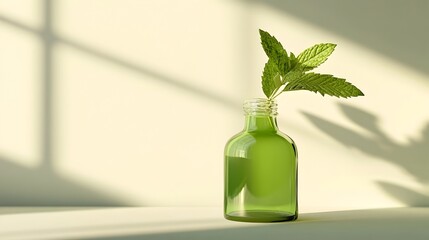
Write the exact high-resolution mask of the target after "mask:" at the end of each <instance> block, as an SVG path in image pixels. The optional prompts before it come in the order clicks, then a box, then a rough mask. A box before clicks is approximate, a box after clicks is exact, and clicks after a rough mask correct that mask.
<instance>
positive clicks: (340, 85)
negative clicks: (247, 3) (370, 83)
mask: <svg viewBox="0 0 429 240" xmlns="http://www.w3.org/2000/svg"><path fill="white" fill-rule="evenodd" d="M259 34H260V36H261V43H262V48H263V49H264V51H265V53H266V55H267V56H268V62H267V63H266V64H265V67H264V71H263V73H262V90H263V92H264V94H265V95H266V96H267V98H268V99H274V98H276V97H277V96H278V95H280V94H281V93H282V92H287V91H296V90H308V91H312V92H315V93H320V94H321V95H322V96H324V95H325V94H326V95H330V96H335V97H343V98H349V97H357V96H364V94H363V93H362V91H361V90H359V89H358V88H357V87H355V86H354V85H353V84H351V83H349V82H347V81H346V80H345V79H343V78H337V77H334V76H333V75H330V74H319V73H313V72H308V71H310V70H313V69H314V68H316V67H318V66H320V65H321V64H322V63H324V62H325V61H326V60H327V59H328V57H329V56H330V55H331V54H332V52H333V51H334V50H335V47H336V44H333V43H321V44H316V45H314V46H312V47H310V48H307V49H306V50H304V51H303V52H302V53H300V54H299V55H298V56H297V57H295V55H294V54H293V53H292V52H290V54H289V55H288V53H287V51H286V50H285V49H284V48H283V46H282V44H281V43H280V42H279V41H278V40H277V39H276V38H275V37H274V36H272V35H270V34H269V33H268V32H266V31H264V30H261V29H259Z"/></svg>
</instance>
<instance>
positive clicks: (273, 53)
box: [259, 29, 290, 76]
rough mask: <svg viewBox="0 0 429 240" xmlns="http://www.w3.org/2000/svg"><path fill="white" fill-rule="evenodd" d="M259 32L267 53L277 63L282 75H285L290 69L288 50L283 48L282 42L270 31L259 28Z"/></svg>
mask: <svg viewBox="0 0 429 240" xmlns="http://www.w3.org/2000/svg"><path fill="white" fill-rule="evenodd" d="M259 34H260V36H261V43H262V48H263V49H264V51H265V54H267V56H268V58H269V59H270V60H271V61H273V63H275V64H276V65H277V67H278V69H279V71H280V75H282V76H284V75H285V74H286V73H287V72H288V71H289V69H290V66H289V57H288V55H287V52H286V50H285V49H284V48H283V46H282V44H281V43H280V42H279V41H277V39H276V38H275V37H274V36H271V35H270V34H269V33H268V32H265V31H264V30H261V29H259Z"/></svg>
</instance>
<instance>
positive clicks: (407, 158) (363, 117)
mask: <svg viewBox="0 0 429 240" xmlns="http://www.w3.org/2000/svg"><path fill="white" fill-rule="evenodd" d="M339 108H340V110H341V112H342V113H343V114H344V115H345V116H346V117H347V118H348V119H349V120H350V121H352V122H353V123H355V124H356V125H358V126H359V127H361V128H363V129H365V130H366V131H368V132H369V133H371V135H370V136H366V135H364V134H361V133H359V132H357V131H354V130H351V129H348V128H346V127H343V126H340V125H338V124H336V123H334V122H332V121H329V120H327V119H324V118H321V117H318V116H316V115H313V114H311V113H308V112H303V114H304V116H305V117H306V118H307V119H308V120H309V121H310V122H311V123H312V124H313V125H314V126H316V127H317V128H318V129H319V130H321V131H322V132H323V133H325V134H326V135H327V136H329V137H331V138H333V139H334V140H336V141H337V142H339V143H341V144H343V145H345V146H346V147H349V148H354V149H357V150H359V151H361V152H362V153H364V154H367V155H369V156H373V157H376V158H378V159H380V160H384V161H387V162H389V163H391V164H394V165H396V166H397V167H400V168H401V169H402V170H403V171H405V172H407V173H408V174H410V176H412V177H413V178H414V179H415V181H416V182H418V183H419V184H420V185H422V186H423V187H424V188H426V189H428V186H429V174H428V170H429V161H428V157H429V122H428V123H426V125H425V127H424V129H423V130H422V132H421V138H419V139H409V141H408V143H405V144H401V143H398V142H396V141H394V140H393V139H392V138H390V137H389V136H388V135H387V134H386V133H385V132H383V130H382V129H381V128H380V123H379V121H378V118H377V117H376V116H375V115H374V114H372V113H370V112H368V111H365V110H363V109H359V108H356V107H353V106H350V105H346V104H343V103H339ZM376 184H377V185H378V186H379V187H380V188H381V189H382V190H384V191H385V192H386V193H388V194H389V195H391V196H392V197H394V198H396V199H397V200H399V201H401V202H402V203H404V204H406V205H408V206H415V207H417V206H419V207H429V194H427V193H421V192H417V191H414V190H412V189H409V188H407V187H404V186H401V185H398V184H395V183H391V182H386V181H377V182H376Z"/></svg>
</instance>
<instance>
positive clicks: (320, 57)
mask: <svg viewBox="0 0 429 240" xmlns="http://www.w3.org/2000/svg"><path fill="white" fill-rule="evenodd" d="M336 46H337V45H336V44H333V43H321V44H316V45H314V46H312V47H310V48H307V49H306V50H304V51H303V52H302V53H300V54H299V55H298V57H297V58H298V61H299V62H300V63H301V64H302V66H303V67H304V68H303V70H304V71H308V70H311V69H313V68H316V67H318V66H319V65H320V64H322V63H324V62H325V61H326V59H328V57H329V55H331V53H332V52H333V51H334V49H335V47H336Z"/></svg>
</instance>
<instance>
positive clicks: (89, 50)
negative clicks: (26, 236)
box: [0, 0, 429, 212]
mask: <svg viewBox="0 0 429 240" xmlns="http://www.w3.org/2000/svg"><path fill="white" fill-rule="evenodd" d="M325 3H326V7H323V6H322V5H321V3H320V2H318V1H289V2H287V3H282V2H281V1H226V0H224V1H222V0H218V1H214V0H213V1H196V0H194V1H191V0H186V1H166V0H162V1H149V0H148V1H146V0H143V1H137V0H125V1H119V0H103V1H101V0H91V1H84V0H74V1H71V0H58V1H42V0H18V1H16V0H0V192H1V193H2V194H0V204H1V205H138V206H220V205H221V204H222V182H223V178H222V171H223V157H222V152H223V147H224V144H225V142H226V140H227V139H228V138H229V137H230V136H232V135H233V134H234V133H236V132H238V131H240V130H241V128H242V124H243V122H242V121H243V119H242V112H241V107H240V105H241V101H242V100H243V99H245V98H249V97H262V91H261V90H260V75H261V71H262V68H263V64H264V63H265V61H266V57H265V55H264V53H263V51H262V48H261V47H260V43H259V36H258V28H262V29H265V30H267V31H269V32H270V33H272V34H274V35H275V36H276V37H277V38H278V39H279V40H280V41H281V42H282V43H284V45H285V46H286V48H287V50H292V51H293V52H295V53H299V52H300V51H302V50H304V49H305V48H306V47H308V46H311V45H313V44H316V43H319V42H335V43H337V44H338V47H337V49H336V51H335V52H334V54H333V55H332V56H331V58H330V59H329V61H328V62H326V63H325V65H324V66H323V67H320V68H318V69H317V70H316V71H317V72H329V73H334V74H335V75H337V76H341V77H345V78H347V79H348V80H349V81H351V82H353V83H354V84H355V85H357V86H358V87H359V88H361V89H362V90H363V91H364V93H365V94H366V96H365V97H361V98H354V99H349V100H343V99H336V98H330V97H325V98H322V97H320V95H315V94H312V93H305V92H298V93H291V94H285V95H284V96H280V97H279V106H280V109H279V111H280V116H279V125H280V128H281V129H282V130H283V131H284V132H286V133H287V134H288V135H290V136H291V137H292V138H293V139H294V140H295V141H296V143H297V145H298V150H299V164H300V165H299V167H300V168H299V173H300V179H299V194H300V199H299V202H300V209H301V211H303V212H310V211H330V210H346V209H362V208H385V207H394V206H404V205H418V206H421V205H429V181H428V179H427V177H425V176H424V175H425V174H424V173H425V171H427V170H429V164H428V162H427V161H428V159H427V158H428V157H427V156H428V155H429V150H428V149H429V148H428V147H429V140H428V139H429V133H428V132H427V131H426V132H425V131H424V129H425V126H427V124H428V120H429V107H428V103H429V94H428V93H429V79H428V74H429V71H428V69H429V68H428V67H429V66H428V61H427V59H428V57H429V49H428V46H427V42H428V41H429V34H428V32H427V31H424V29H425V27H426V29H428V27H429V26H428V23H429V21H427V20H428V19H427V13H428V11H429V5H428V3H427V2H425V1H409V2H406V3H405V2H404V3H402V2H401V1H376V3H373V2H372V1H359V3H351V2H347V1H346V2H344V1H325ZM311 4H312V5H316V6H318V5H320V6H318V7H320V8H318V9H316V8H314V7H309V6H312V5H311ZM47 6H50V8H47ZM47 9H50V11H48V13H49V12H50V14H48V15H50V18H48V19H46V16H47ZM304 9H309V10H308V12H310V13H306V12H305V11H304ZM289 10H290V11H289ZM298 10H299V11H298ZM319 10H320V12H318V11H319ZM293 11H296V12H293ZM300 11H301V12H300ZM312 11H313V15H311V16H320V17H321V18H320V22H319V21H314V19H312V18H311V17H308V16H309V15H308V14H311V12H312ZM323 11H325V12H326V15H325V14H323ZM292 12H293V13H292ZM425 20H426V21H425ZM47 26H48V28H47ZM49 26H50V27H49ZM354 29H355V30H354ZM356 34H357V35H356ZM356 36H358V37H356ZM396 48H397V49H396ZM47 56H48V57H47ZM341 109H343V111H342V110H341ZM305 113H306V114H307V115H306V114H305ZM347 113H349V116H351V117H348V115H347ZM308 114H311V115H312V116H317V117H319V120H315V121H316V122H318V123H319V125H318V124H317V123H316V124H314V122H312V121H309V120H310V119H313V120H314V119H315V118H311V117H308ZM368 114H372V115H374V116H375V117H376V118H377V119H378V127H379V130H380V131H382V132H384V133H385V134H386V135H385V139H384V138H380V137H374V136H375V130H374V129H375V128H372V126H373V125H372V124H371V123H372V121H371V117H368V116H369V115H368ZM320 118H322V119H325V120H326V121H329V122H331V123H333V124H334V125H335V126H337V127H336V128H334V129H332V128H331V133H333V134H332V135H331V134H329V133H326V132H325V131H323V127H322V128H321V127H320V126H325V127H326V126H327V125H326V124H324V123H323V121H320ZM352 119H355V120H354V121H353V120H352ZM359 123H361V124H359ZM318 126H319V127H318ZM338 126H342V127H344V128H346V129H348V130H351V131H355V133H356V134H355V135H353V134H352V135H348V134H344V132H342V131H341V130H340V129H339V128H338ZM365 127H366V129H365ZM328 129H329V127H328ZM342 134H343V135H342ZM358 134H360V135H361V136H362V138H358V136H360V135H358ZM338 136H339V137H338ZM355 137H356V138H355ZM364 137H368V138H369V139H373V141H374V142H373V143H369V141H365V140H364ZM335 139H338V140H335ZM344 139H346V140H347V141H349V143H347V144H348V145H347V144H342V143H341V142H344ZM386 139H387V140H386ZM386 141H387V142H388V143H390V145H386ZM368 143H369V145H367V144H368ZM377 144H378V145H377ZM357 146H364V147H366V148H369V147H368V146H372V148H371V149H370V150H368V151H361V150H359V147H357ZM392 146H393V147H392ZM406 169H411V170H409V171H407V170H406Z"/></svg>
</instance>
